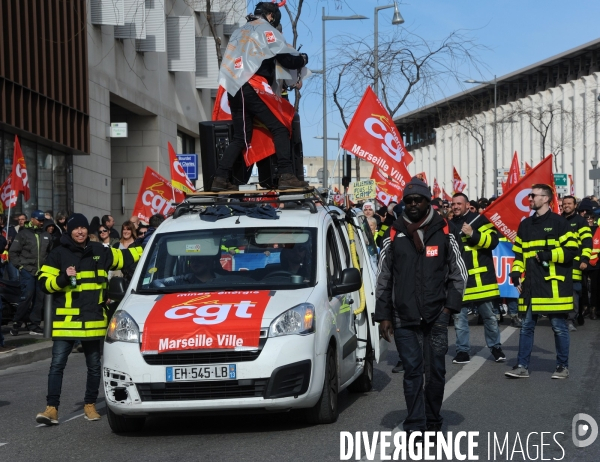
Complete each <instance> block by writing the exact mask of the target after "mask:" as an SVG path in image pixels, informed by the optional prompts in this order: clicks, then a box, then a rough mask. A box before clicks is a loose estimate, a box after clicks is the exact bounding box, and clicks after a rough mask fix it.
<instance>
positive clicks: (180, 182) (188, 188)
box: [168, 143, 196, 194]
mask: <svg viewBox="0 0 600 462" xmlns="http://www.w3.org/2000/svg"><path fill="white" fill-rule="evenodd" d="M168 145H169V164H170V166H171V182H172V183H173V186H174V187H175V188H177V189H179V190H180V191H183V192H184V193H186V194H192V193H195V192H196V188H194V185H193V184H192V182H191V181H190V179H189V178H188V177H187V175H186V174H185V171H184V170H183V167H182V166H181V164H180V163H179V160H178V159H177V154H175V149H173V146H172V145H171V143H168Z"/></svg>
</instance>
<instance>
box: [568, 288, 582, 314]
mask: <svg viewBox="0 0 600 462" xmlns="http://www.w3.org/2000/svg"><path fill="white" fill-rule="evenodd" d="M581 290H582V286H581V282H575V281H573V311H571V312H570V313H569V314H568V317H567V319H568V320H569V321H571V322H573V321H575V319H577V316H578V315H579V298H580V297H581Z"/></svg>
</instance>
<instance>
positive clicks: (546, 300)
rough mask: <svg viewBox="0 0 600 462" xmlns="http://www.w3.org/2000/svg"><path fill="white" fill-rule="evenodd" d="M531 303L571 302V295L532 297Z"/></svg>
mask: <svg viewBox="0 0 600 462" xmlns="http://www.w3.org/2000/svg"><path fill="white" fill-rule="evenodd" d="M531 303H533V304H536V303H544V304H551V303H573V297H552V298H532V299H531Z"/></svg>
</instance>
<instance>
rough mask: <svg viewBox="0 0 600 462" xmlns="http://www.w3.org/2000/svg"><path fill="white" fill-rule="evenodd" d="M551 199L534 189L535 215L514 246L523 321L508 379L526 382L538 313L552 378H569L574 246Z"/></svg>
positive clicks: (544, 188) (543, 189) (546, 190)
mask: <svg viewBox="0 0 600 462" xmlns="http://www.w3.org/2000/svg"><path fill="white" fill-rule="evenodd" d="M542 163H543V162H542ZM553 195H554V194H553V191H552V188H551V187H550V186H548V185H547V184H534V185H533V186H532V188H531V193H530V194H529V196H528V197H529V207H530V209H531V210H533V211H535V214H534V215H532V216H530V217H528V218H525V219H524V220H523V221H522V222H521V223H520V224H519V227H518V230H517V236H516V238H515V241H514V246H513V251H514V252H515V260H514V262H513V266H512V272H511V273H510V277H511V280H512V282H513V285H514V286H515V287H517V289H518V290H519V293H520V294H521V297H520V298H519V312H521V313H525V320H524V321H523V327H522V329H521V335H520V337H519V355H518V361H517V365H516V366H515V367H513V369H512V370H511V371H508V372H505V375H506V376H507V377H511V378H528V377H529V362H530V359H531V351H532V349H533V334H534V331H535V325H536V324H537V320H538V316H539V314H540V313H542V314H545V315H547V316H548V318H549V319H550V323H551V324H552V330H553V331H554V339H555V342H556V370H555V371H554V373H553V374H552V378H553V379H566V378H567V377H569V343H570V339H569V329H568V328H567V323H566V319H567V315H568V314H569V313H570V312H571V311H572V310H573V258H575V256H576V255H577V252H578V245H577V239H576V237H575V236H574V234H573V233H572V232H571V230H570V226H569V224H568V222H567V220H565V219H564V218H563V217H561V216H559V215H557V214H555V213H552V211H551V210H550V203H551V202H552V199H553ZM523 275H524V278H522V276H523Z"/></svg>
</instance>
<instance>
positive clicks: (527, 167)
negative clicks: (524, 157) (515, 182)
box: [525, 162, 531, 174]
mask: <svg viewBox="0 0 600 462" xmlns="http://www.w3.org/2000/svg"><path fill="white" fill-rule="evenodd" d="M529 170H531V165H529V164H528V163H527V162H525V173H526V174H527V173H529Z"/></svg>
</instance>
